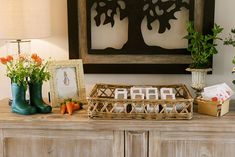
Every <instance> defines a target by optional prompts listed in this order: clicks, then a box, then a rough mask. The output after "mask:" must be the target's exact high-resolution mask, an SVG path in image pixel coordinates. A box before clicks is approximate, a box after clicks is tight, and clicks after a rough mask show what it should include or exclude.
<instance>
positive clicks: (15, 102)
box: [11, 83, 37, 115]
mask: <svg viewBox="0 0 235 157" xmlns="http://www.w3.org/2000/svg"><path fill="white" fill-rule="evenodd" d="M11 91H12V104H11V106H12V108H11V110H12V112H15V113H18V114H22V115H30V114H35V113H36V112H37V110H36V108H35V107H34V106H31V105H29V104H28V103H27V101H26V100H25V92H26V89H25V88H24V86H19V85H17V84H16V83H12V84H11Z"/></svg>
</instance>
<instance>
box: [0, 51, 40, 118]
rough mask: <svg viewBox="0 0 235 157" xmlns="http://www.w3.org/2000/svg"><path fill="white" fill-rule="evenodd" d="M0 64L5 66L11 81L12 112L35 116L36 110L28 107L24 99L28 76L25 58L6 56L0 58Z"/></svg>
mask: <svg viewBox="0 0 235 157" xmlns="http://www.w3.org/2000/svg"><path fill="white" fill-rule="evenodd" d="M0 62H1V63H2V64H3V65H5V66H6V72H7V77H9V78H10V79H11V92H12V103H11V107H12V108H11V109H12V112H15V113H18V114H23V115H29V114H35V113H36V108H35V107H34V106H31V105H29V103H28V102H27V101H26V99H25V93H26V89H27V84H28V83H27V77H28V75H29V72H28V70H27V69H28V68H27V67H28V64H27V59H26V57H25V56H24V55H19V56H14V57H13V56H11V55H8V56H6V57H2V58H0Z"/></svg>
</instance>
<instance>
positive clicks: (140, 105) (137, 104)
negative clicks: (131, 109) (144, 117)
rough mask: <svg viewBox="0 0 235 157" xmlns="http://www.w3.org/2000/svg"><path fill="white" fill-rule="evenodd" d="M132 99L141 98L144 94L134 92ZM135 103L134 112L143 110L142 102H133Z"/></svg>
mask: <svg viewBox="0 0 235 157" xmlns="http://www.w3.org/2000/svg"><path fill="white" fill-rule="evenodd" d="M132 96H133V98H132V99H135V100H143V99H144V94H143V93H134V94H133V95H132ZM133 105H135V112H144V107H143V104H142V103H133Z"/></svg>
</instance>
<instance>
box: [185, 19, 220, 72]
mask: <svg viewBox="0 0 235 157" xmlns="http://www.w3.org/2000/svg"><path fill="white" fill-rule="evenodd" d="M187 31H188V35H187V36H185V37H184V38H185V39H188V40H189V45H188V51H190V52H191V56H192V60H193V63H192V64H191V65H190V68H196V69H200V68H208V67H209V66H210V57H212V56H213V54H216V53H218V51H217V49H216V46H217V44H215V43H214V42H213V41H214V40H222V39H221V38H219V37H218V35H219V34H220V33H221V32H222V31H223V28H221V27H220V26H219V25H217V24H215V25H214V27H213V28H212V34H206V35H203V34H201V33H199V32H197V31H196V30H195V28H194V24H193V23H192V22H189V23H188V25H187Z"/></svg>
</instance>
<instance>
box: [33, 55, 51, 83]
mask: <svg viewBox="0 0 235 157" xmlns="http://www.w3.org/2000/svg"><path fill="white" fill-rule="evenodd" d="M47 65H48V62H45V63H44V62H43V60H42V59H41V58H40V57H39V56H38V55H37V54H32V55H31V58H30V59H29V78H30V79H29V82H30V83H42V82H43V81H48V80H49V79H50V76H51V75H50V73H49V71H48V70H47Z"/></svg>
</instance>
